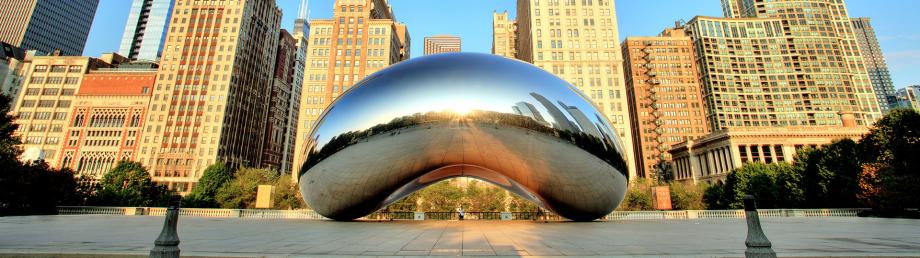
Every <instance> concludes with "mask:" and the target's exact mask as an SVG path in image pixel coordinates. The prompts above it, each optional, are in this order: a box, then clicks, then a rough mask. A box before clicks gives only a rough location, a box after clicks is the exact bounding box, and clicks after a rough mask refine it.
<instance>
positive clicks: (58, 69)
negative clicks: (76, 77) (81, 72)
mask: <svg viewBox="0 0 920 258" xmlns="http://www.w3.org/2000/svg"><path fill="white" fill-rule="evenodd" d="M66 71H67V66H63V65H52V66H51V72H52V73H63V72H66Z"/></svg>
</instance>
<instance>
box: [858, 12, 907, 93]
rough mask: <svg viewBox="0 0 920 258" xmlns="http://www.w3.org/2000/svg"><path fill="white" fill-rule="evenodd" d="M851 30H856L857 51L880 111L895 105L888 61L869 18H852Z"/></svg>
mask: <svg viewBox="0 0 920 258" xmlns="http://www.w3.org/2000/svg"><path fill="white" fill-rule="evenodd" d="M850 21H852V22H853V30H854V32H856V41H857V42H859V52H860V53H862V57H863V60H865V61H866V71H867V72H868V73H869V80H870V81H871V82H872V88H873V89H874V90H875V96H876V98H877V99H878V105H879V107H880V108H882V111H888V109H891V108H895V107H897V105H898V103H897V98H896V97H895V95H896V93H895V91H894V82H892V81H891V74H890V73H889V72H888V63H886V62H885V56H884V55H883V54H882V48H881V47H880V46H879V44H878V37H876V36H875V29H873V28H872V23H871V22H870V19H869V18H853V19H851V20H850Z"/></svg>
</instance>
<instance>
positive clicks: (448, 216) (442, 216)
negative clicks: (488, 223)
mask: <svg viewBox="0 0 920 258" xmlns="http://www.w3.org/2000/svg"><path fill="white" fill-rule="evenodd" d="M864 210H867V209H762V210H758V214H759V215H760V217H761V218H782V217H857V214H858V213H859V212H860V211H864ZM57 211H58V214H60V215H123V216H165V215H166V208H148V207H89V206H61V207H58V208H57ZM510 214H511V219H512V220H540V221H542V220H547V221H563V220H565V218H562V217H560V216H559V215H557V214H554V213H542V212H510ZM501 215H502V213H501V212H464V219H465V220H501V219H502V216H501ZM179 216H183V217H204V218H255V219H308V220H325V219H326V218H324V217H323V216H321V215H319V214H318V213H316V212H314V211H313V210H254V209H199V208H182V209H181V210H180V212H179ZM424 218H425V219H426V220H456V219H457V218H458V216H457V213H456V212H425V217H424ZM740 218H744V210H685V211H615V212H613V213H610V214H608V215H607V216H605V217H604V218H603V219H601V220H604V221H621V220H670V219H740ZM361 219H362V220H414V219H415V213H414V212H375V213H372V214H370V215H368V216H365V217H363V218H361Z"/></svg>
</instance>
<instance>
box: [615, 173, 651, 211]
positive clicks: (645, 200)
mask: <svg viewBox="0 0 920 258" xmlns="http://www.w3.org/2000/svg"><path fill="white" fill-rule="evenodd" d="M631 184H633V185H632V187H630V188H629V190H627V191H626V197H624V199H623V203H621V204H620V207H619V208H618V209H619V210H624V211H647V210H652V209H653V207H652V183H651V182H649V181H648V180H646V179H644V178H639V179H637V180H636V181H635V182H632V183H631Z"/></svg>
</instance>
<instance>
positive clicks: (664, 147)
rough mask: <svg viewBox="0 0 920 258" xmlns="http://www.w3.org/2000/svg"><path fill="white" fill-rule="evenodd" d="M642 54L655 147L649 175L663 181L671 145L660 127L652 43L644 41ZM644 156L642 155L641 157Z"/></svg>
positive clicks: (656, 78)
mask: <svg viewBox="0 0 920 258" xmlns="http://www.w3.org/2000/svg"><path fill="white" fill-rule="evenodd" d="M642 52H643V56H642V59H644V60H645V75H646V77H647V78H648V79H647V80H646V81H645V82H646V84H647V85H648V96H647V97H646V99H647V100H648V101H647V103H648V104H649V106H648V107H649V108H650V109H651V112H649V115H650V116H651V118H652V121H653V122H652V131H651V134H650V136H651V142H650V143H652V145H654V146H655V149H654V151H653V152H652V153H649V155H654V156H655V160H654V162H653V164H654V165H653V166H652V168H654V170H653V172H651V173H652V175H649V177H650V178H654V179H656V180H659V181H664V180H665V179H666V177H667V176H668V175H667V173H665V172H666V171H667V168H666V166H667V162H666V160H665V159H666V158H667V151H668V149H669V148H670V147H671V146H669V145H668V144H667V141H666V139H665V138H664V136H662V133H663V131H664V129H663V128H662V125H663V123H662V120H661V118H662V114H661V110H660V108H661V105H660V104H659V103H658V100H659V99H660V96H658V91H659V90H660V89H659V86H661V81H660V80H659V79H658V72H657V71H656V69H655V65H654V64H653V61H654V58H652V43H651V42H647V43H645V47H644V48H642ZM643 158H644V157H643Z"/></svg>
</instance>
